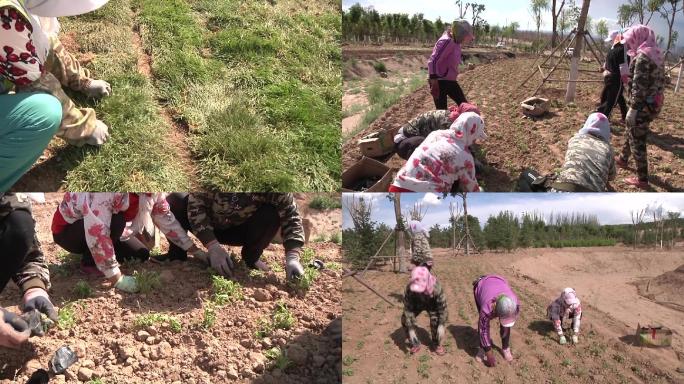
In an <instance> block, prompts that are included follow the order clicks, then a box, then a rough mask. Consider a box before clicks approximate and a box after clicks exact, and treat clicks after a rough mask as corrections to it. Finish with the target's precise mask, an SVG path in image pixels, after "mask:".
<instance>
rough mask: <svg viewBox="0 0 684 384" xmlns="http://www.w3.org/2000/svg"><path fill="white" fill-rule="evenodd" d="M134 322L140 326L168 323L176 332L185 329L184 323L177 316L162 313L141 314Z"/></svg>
mask: <svg viewBox="0 0 684 384" xmlns="http://www.w3.org/2000/svg"><path fill="white" fill-rule="evenodd" d="M134 324H135V326H136V327H138V328H144V327H149V326H152V325H155V324H161V325H167V326H168V327H169V329H170V330H171V331H172V332H174V333H180V332H181V331H182V330H183V325H182V324H181V322H180V321H179V320H178V319H177V318H175V317H173V316H169V315H165V314H162V313H148V314H145V315H140V316H138V317H137V318H136V319H135V322H134Z"/></svg>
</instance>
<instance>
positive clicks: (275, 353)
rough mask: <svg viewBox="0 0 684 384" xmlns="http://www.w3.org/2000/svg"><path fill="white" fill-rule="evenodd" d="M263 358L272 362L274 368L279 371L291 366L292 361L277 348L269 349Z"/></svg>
mask: <svg viewBox="0 0 684 384" xmlns="http://www.w3.org/2000/svg"><path fill="white" fill-rule="evenodd" d="M264 356H266V358H267V359H269V360H273V365H274V367H276V368H278V369H280V370H281V371H282V370H285V369H287V367H289V366H290V365H292V360H290V359H289V358H288V357H287V355H286V354H285V353H283V351H282V350H281V349H280V348H279V347H274V348H271V349H269V350H268V351H266V352H265V353H264Z"/></svg>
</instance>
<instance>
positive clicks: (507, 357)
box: [502, 347, 513, 363]
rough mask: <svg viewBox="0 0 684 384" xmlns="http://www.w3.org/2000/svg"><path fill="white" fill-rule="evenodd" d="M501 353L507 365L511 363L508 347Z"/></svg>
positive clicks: (511, 357) (510, 353)
mask: <svg viewBox="0 0 684 384" xmlns="http://www.w3.org/2000/svg"><path fill="white" fill-rule="evenodd" d="M502 352H503V355H504V359H506V361H508V362H509V363H510V362H511V361H513V353H512V352H511V348H510V347H508V348H504V349H503V351H502Z"/></svg>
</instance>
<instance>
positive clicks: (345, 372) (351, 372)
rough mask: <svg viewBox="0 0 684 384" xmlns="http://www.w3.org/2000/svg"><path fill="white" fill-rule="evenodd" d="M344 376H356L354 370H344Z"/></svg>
mask: <svg viewBox="0 0 684 384" xmlns="http://www.w3.org/2000/svg"><path fill="white" fill-rule="evenodd" d="M342 375H343V376H354V370H353V369H351V368H342Z"/></svg>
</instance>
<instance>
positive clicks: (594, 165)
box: [556, 134, 616, 192]
mask: <svg viewBox="0 0 684 384" xmlns="http://www.w3.org/2000/svg"><path fill="white" fill-rule="evenodd" d="M615 174H616V169H615V159H614V158H613V148H612V147H611V145H610V144H609V143H606V142H605V141H603V140H601V139H599V138H597V137H595V136H592V135H587V134H577V135H575V136H573V137H572V138H571V139H570V141H569V142H568V150H567V152H565V163H564V164H563V169H562V170H561V171H560V174H559V175H558V177H557V178H556V183H569V184H573V185H576V186H579V187H581V188H582V189H585V190H588V191H593V192H605V190H606V184H607V183H608V180H612V179H613V178H615ZM557 189H560V188H557ZM561 190H562V189H561Z"/></svg>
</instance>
